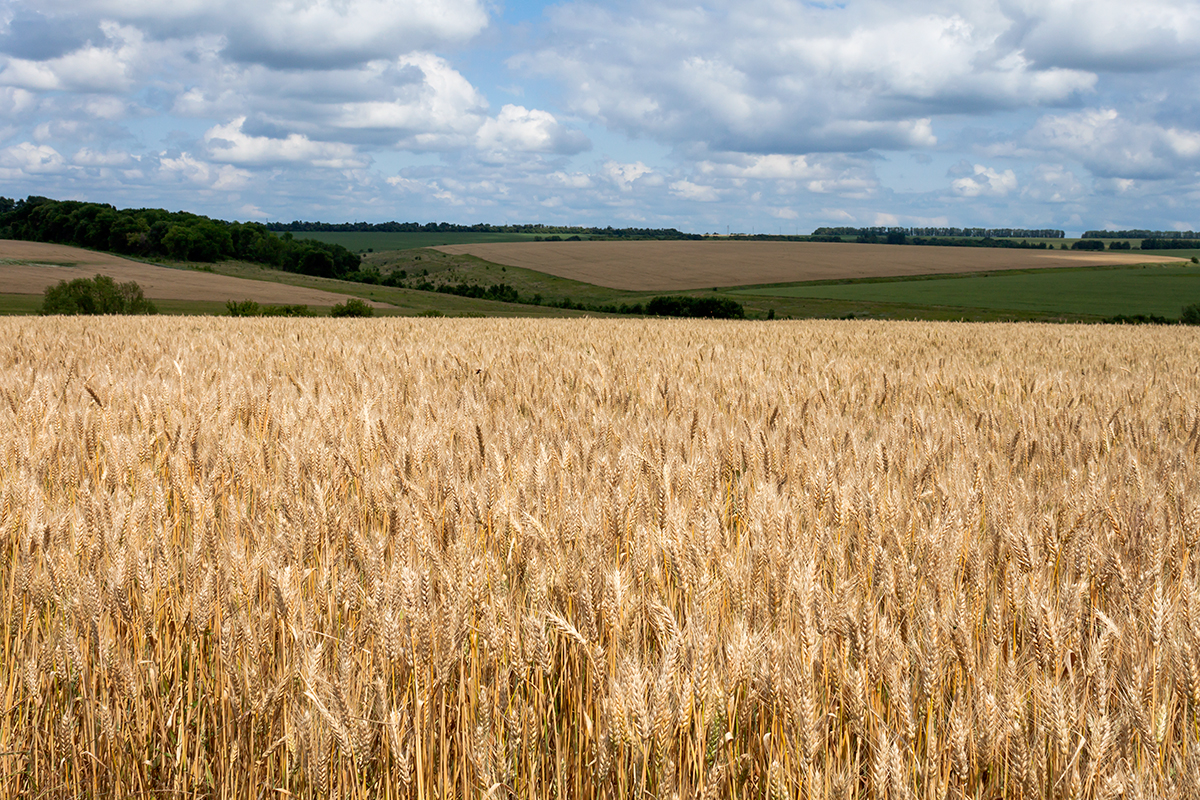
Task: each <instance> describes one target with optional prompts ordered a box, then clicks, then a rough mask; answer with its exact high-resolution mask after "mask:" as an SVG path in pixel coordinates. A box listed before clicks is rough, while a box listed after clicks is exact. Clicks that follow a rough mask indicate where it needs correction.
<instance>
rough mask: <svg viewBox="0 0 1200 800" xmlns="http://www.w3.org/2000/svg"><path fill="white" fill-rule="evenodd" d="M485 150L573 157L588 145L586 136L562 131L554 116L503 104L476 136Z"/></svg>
mask: <svg viewBox="0 0 1200 800" xmlns="http://www.w3.org/2000/svg"><path fill="white" fill-rule="evenodd" d="M475 137H476V144H477V146H478V147H479V148H480V149H481V150H484V151H489V152H495V151H501V152H509V151H515V152H522V153H558V154H563V155H573V154H575V153H579V152H582V151H583V150H586V149H588V148H589V147H590V146H591V143H590V142H589V141H588V139H587V137H586V136H584V135H583V134H582V133H580V132H579V131H576V130H571V129H569V128H564V127H563V126H562V125H560V124H559V123H558V120H556V119H555V118H554V115H553V114H550V113H549V112H546V111H539V110H537V109H527V108H525V107H524V106H516V105H506V106H504V107H503V108H502V109H500V113H499V115H497V116H496V117H494V118H492V119H488V120H486V121H485V122H484V123H483V125H481V126H480V128H479V131H478V132H477V133H476V135H475Z"/></svg>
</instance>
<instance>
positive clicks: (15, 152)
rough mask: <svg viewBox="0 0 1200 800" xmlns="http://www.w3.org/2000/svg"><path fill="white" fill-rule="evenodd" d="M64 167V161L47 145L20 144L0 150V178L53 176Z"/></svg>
mask: <svg viewBox="0 0 1200 800" xmlns="http://www.w3.org/2000/svg"><path fill="white" fill-rule="evenodd" d="M65 167H66V160H65V159H63V157H62V155H60V154H59V152H58V151H57V150H55V149H54V148H53V147H50V146H49V145H45V144H33V143H32V142H21V143H20V144H16V145H13V146H11V147H6V148H4V149H3V150H0V176H2V177H5V178H8V179H13V178H16V177H19V176H22V175H45V174H53V173H57V172H61V171H62V170H63V169H64V168H65Z"/></svg>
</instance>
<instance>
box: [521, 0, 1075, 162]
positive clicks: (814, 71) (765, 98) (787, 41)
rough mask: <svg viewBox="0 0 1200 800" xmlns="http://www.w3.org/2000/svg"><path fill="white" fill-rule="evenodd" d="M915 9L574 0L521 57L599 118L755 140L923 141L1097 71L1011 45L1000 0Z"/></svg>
mask: <svg viewBox="0 0 1200 800" xmlns="http://www.w3.org/2000/svg"><path fill="white" fill-rule="evenodd" d="M959 5H960V4H959ZM939 6H940V7H939ZM922 9H923V13H922V12H917V13H914V9H913V8H912V7H910V5H909V4H906V3H884V2H864V3H855V4H850V5H846V6H840V5H839V6H833V7H831V6H826V5H824V4H799V3H795V4H791V3H789V4H781V3H778V2H775V0H749V2H745V1H744V0H739V2H736V3H735V2H733V0H714V1H713V2H709V3H706V4H704V5H702V6H696V5H694V4H689V3H685V2H684V0H665V1H664V2H659V3H656V4H654V5H651V6H648V7H647V6H643V5H639V6H638V7H637V9H636V10H635V9H634V8H632V7H630V6H628V5H627V4H625V3H620V4H617V5H615V6H613V5H605V6H600V5H598V4H593V3H586V2H579V3H573V4H569V5H564V6H559V7H556V8H555V10H554V11H552V12H551V19H552V26H553V35H552V37H551V41H552V42H553V44H551V45H549V46H547V47H545V48H544V49H542V50H541V51H539V52H537V53H535V54H531V55H529V56H527V57H524V58H521V59H518V60H517V61H516V62H515V63H517V64H518V65H520V66H523V67H526V68H528V69H530V70H532V71H534V72H536V73H539V74H543V75H546V76H550V77H553V78H555V79H557V80H559V81H561V82H562V83H564V84H565V85H566V87H567V89H568V92H569V94H568V96H569V97H570V101H569V102H570V104H571V108H572V110H574V111H575V112H576V113H579V114H581V115H584V116H586V117H589V118H592V119H594V120H597V121H599V122H601V123H603V124H605V125H608V126H611V127H615V128H618V129H621V130H624V131H626V132H628V133H630V134H632V135H645V136H652V137H655V138H657V139H660V140H663V141H667V142H672V143H689V142H701V143H704V144H705V145H707V146H710V147H712V148H713V149H719V150H736V151H741V152H750V153H788V154H798V153H806V152H817V151H841V152H859V151H864V150H869V149H873V148H876V149H910V148H922V147H931V146H933V145H934V144H936V136H935V134H934V131H933V126H932V120H933V117H934V115H936V114H943V113H947V112H954V111H965V110H974V111H978V110H989V109H991V110H995V109H1011V108H1021V107H1027V106H1039V105H1053V104H1058V103H1066V102H1072V101H1073V100H1075V99H1076V98H1078V97H1079V96H1081V95H1082V94H1085V93H1087V92H1089V91H1090V90H1091V89H1092V88H1093V87H1094V85H1095V83H1096V80H1097V76H1096V75H1095V74H1094V73H1092V72H1088V71H1086V70H1078V69H1073V68H1067V67H1060V66H1056V65H1045V64H1039V63H1037V62H1034V61H1033V60H1031V59H1029V58H1028V57H1026V56H1025V55H1024V53H1023V51H1022V50H1021V49H1020V48H1019V47H1013V46H1011V45H1009V46H1005V44H1004V43H1003V41H1002V39H1003V37H1004V35H1005V34H1006V33H1007V32H1008V31H1009V30H1010V29H1011V28H1012V26H1013V24H1014V23H1013V20H1012V19H1011V18H1009V17H1008V16H1006V15H1005V14H1004V13H1003V11H1002V9H1001V8H1000V7H999V6H996V5H993V4H987V3H985V4H982V5H981V7H977V8H966V9H963V8H960V7H958V5H952V4H948V3H946V4H936V3H935V4H934V5H933V7H932V8H930V7H928V6H925V5H923V6H922ZM924 9H928V10H924Z"/></svg>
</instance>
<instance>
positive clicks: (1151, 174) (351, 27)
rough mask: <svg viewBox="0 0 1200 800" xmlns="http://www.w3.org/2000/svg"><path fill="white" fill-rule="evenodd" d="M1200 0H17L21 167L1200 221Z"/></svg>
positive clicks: (551, 196)
mask: <svg viewBox="0 0 1200 800" xmlns="http://www.w3.org/2000/svg"><path fill="white" fill-rule="evenodd" d="M1198 61H1200V0H1137V2H1128V0H1122V2H1117V0H1087V1H1086V2H1084V0H976V1H975V2H952V1H950V0H921V2H916V1H915V0H845V2H829V3H822V2H794V1H793V0H738V2H732V0H691V1H689V2H684V1H683V0H640V2H626V0H609V2H602V3H601V2H587V1H586V0H575V1H572V0H567V2H560V3H542V2H537V0H519V1H518V0H509V1H506V2H488V1H487V0H171V2H162V1H161V0H36V1H32V2H31V1H29V0H0V195H5V196H9V197H24V196H26V195H30V194H40V195H46V196H50V197H55V198H75V199H86V200H93V201H99V202H109V203H113V204H115V205H117V206H122V207H125V206H163V207H167V208H171V209H184V210H189V211H196V212H199V213H205V214H209V215H211V216H216V217H221V218H225V219H258V220H280V219H282V220H291V219H306V220H314V219H320V220H325V221H353V220H368V221H385V220H390V219H398V220H418V221H433V220H436V221H443V220H444V221H451V222H461V223H472V222H492V223H505V222H514V223H515V222H538V221H540V222H547V223H567V224H587V225H593V224H598V225H609V224H611V225H614V226H626V225H650V226H656V227H657V226H674V227H678V228H680V229H682V230H687V231H694V232H708V231H720V232H724V231H725V230H726V229H727V228H728V229H731V230H733V231H746V232H751V231H757V232H770V233H777V232H783V233H789V232H796V231H798V232H800V233H805V232H809V231H811V230H812V229H813V228H814V227H816V226H818V225H830V224H833V225H837V224H841V225H877V224H901V225H947V224H948V225H961V226H965V225H984V226H1019V227H1058V228H1063V229H1065V230H1067V231H1068V232H1069V233H1070V232H1078V231H1082V230H1084V229H1085V228H1101V227H1122V228H1123V227H1149V228H1164V229H1172V228H1181V229H1190V228H1200V212H1197V210H1196V209H1197V207H1198V203H1197V199H1198V195H1200V191H1198V179H1200V85H1198V84H1200V69H1198Z"/></svg>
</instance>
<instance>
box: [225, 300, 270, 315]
mask: <svg viewBox="0 0 1200 800" xmlns="http://www.w3.org/2000/svg"><path fill="white" fill-rule="evenodd" d="M225 308H227V309H229V316H231V317H258V316H262V309H261V308H259V305H258V303H256V302H254V301H253V300H243V301H242V302H240V303H239V302H237V301H236V300H226V301H225Z"/></svg>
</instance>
